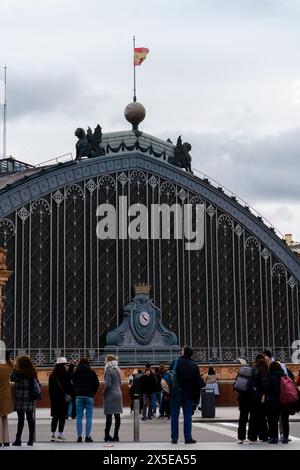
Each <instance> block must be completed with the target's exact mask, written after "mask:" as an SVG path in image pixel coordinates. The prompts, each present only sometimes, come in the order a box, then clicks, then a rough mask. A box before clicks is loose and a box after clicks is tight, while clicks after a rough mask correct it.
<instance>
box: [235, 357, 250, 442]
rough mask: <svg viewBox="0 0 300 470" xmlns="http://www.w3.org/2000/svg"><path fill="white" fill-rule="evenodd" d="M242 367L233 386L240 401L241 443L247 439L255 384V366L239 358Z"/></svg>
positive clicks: (239, 427) (239, 430)
mask: <svg viewBox="0 0 300 470" xmlns="http://www.w3.org/2000/svg"><path fill="white" fill-rule="evenodd" d="M239 362H240V364H241V368H240V370H239V372H238V375H237V377H236V380H235V384H234V386H233V388H234V390H235V391H236V392H238V394H239V396H238V401H239V410H240V416H239V425H238V439H239V442H238V443H239V444H243V442H244V440H245V439H246V428H247V423H248V419H249V415H250V413H251V411H252V409H253V406H254V393H253V384H254V378H255V367H253V366H250V365H247V362H246V361H245V360H244V359H239Z"/></svg>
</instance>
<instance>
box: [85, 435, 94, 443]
mask: <svg viewBox="0 0 300 470" xmlns="http://www.w3.org/2000/svg"><path fill="white" fill-rule="evenodd" d="M85 442H94V441H93V439H92V438H91V436H86V438H85Z"/></svg>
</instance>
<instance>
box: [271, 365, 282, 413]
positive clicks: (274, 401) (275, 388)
mask: <svg viewBox="0 0 300 470" xmlns="http://www.w3.org/2000/svg"><path fill="white" fill-rule="evenodd" d="M281 377H284V372H283V370H280V371H276V372H273V373H272V374H270V376H269V390H268V404H269V406H271V407H272V408H279V407H280V382H281Z"/></svg>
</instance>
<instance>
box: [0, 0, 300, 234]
mask: <svg viewBox="0 0 300 470" xmlns="http://www.w3.org/2000/svg"><path fill="white" fill-rule="evenodd" d="M299 24H300V1H298V0H172V1H170V0H151V1H149V0H148V1H145V0H139V1H133V0H126V1H125V0H111V1H106V0H105V1H104V0H103V1H102V0H85V1H84V2H83V1H78V0H72V1H71V0H43V1H40V0H26V1H24V0H0V40H1V47H0V66H1V67H3V66H4V65H7V67H8V145H7V153H8V154H9V155H13V156H14V157H15V158H17V159H21V160H25V161H28V162H41V161H45V160H48V159H50V158H52V157H55V156H58V155H61V154H64V153H68V152H74V145H75V142H76V139H75V137H74V130H75V129H76V128H77V127H85V128H86V127H87V126H91V127H95V126H96V124H97V123H98V122H99V123H100V124H101V126H102V127H103V132H111V131H118V130H125V129H128V128H129V124H128V123H127V122H126V121H125V119H124V117H123V110H124V108H125V106H126V104H127V103H128V102H130V101H131V99H132V88H133V85H132V36H133V34H135V35H136V45H137V46H140V47H141V46H144V47H148V48H149V49H150V53H149V55H148V57H147V59H146V61H145V62H144V63H143V64H142V65H141V67H139V68H138V69H137V97H138V100H139V101H141V102H142V103H143V104H144V105H145V107H146V109H147V117H146V119H145V121H144V123H143V124H142V126H141V130H143V131H145V132H147V133H150V134H154V135H156V136H159V137H162V138H168V137H171V138H172V140H173V141H176V138H177V136H178V135H179V134H182V135H183V140H188V141H190V143H191V144H192V152H191V154H192V157H193V166H194V167H195V168H198V169H199V170H201V171H202V172H204V173H207V174H208V175H210V176H212V177H213V178H214V179H216V180H218V181H220V182H221V183H222V184H223V185H224V186H226V187H228V188H230V189H231V190H232V191H233V192H235V193H237V194H238V195H239V196H240V197H242V198H243V199H246V200H247V201H248V202H249V203H250V204H251V205H252V206H254V207H255V208H257V209H258V210H259V211H260V212H262V214H263V215H264V216H265V217H267V218H268V219H269V220H270V221H271V222H272V223H273V224H274V225H275V226H276V227H277V228H278V229H279V230H280V231H281V232H282V233H293V234H294V238H295V239H298V240H300V217H299V213H300V188H299V174H300V54H299V44H300V27H299ZM2 78H3V77H2ZM1 119H2V117H1ZM1 124H2V122H1ZM1 143H2V133H1ZM1 152H2V145H1Z"/></svg>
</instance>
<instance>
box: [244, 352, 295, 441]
mask: <svg viewBox="0 0 300 470" xmlns="http://www.w3.org/2000/svg"><path fill="white" fill-rule="evenodd" d="M241 362H242V363H243V362H245V361H243V360H242V361H241ZM298 381H299V378H298ZM297 386H299V383H298V382H295V377H294V375H293V373H292V372H291V371H290V370H289V369H288V368H287V367H286V366H285V365H284V364H282V363H280V362H279V361H275V360H274V358H273V357H272V354H271V351H269V350H265V351H263V353H262V354H257V356H256V359H255V362H254V364H252V365H246V364H243V366H242V367H241V369H240V372H239V374H238V376H237V380H236V384H235V389H236V390H237V391H238V394H239V396H238V400H239V410H240V416H239V426H238V439H239V441H238V442H239V444H243V443H244V441H245V440H246V437H248V441H249V442H250V443H251V442H257V441H258V440H260V441H262V442H268V443H269V444H278V441H279V439H280V440H281V442H282V443H283V444H288V443H289V440H290V439H289V415H291V414H295V412H297V411H299V410H300V407H299V392H298V389H297ZM241 389H243V390H241ZM247 423H248V430H247Z"/></svg>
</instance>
